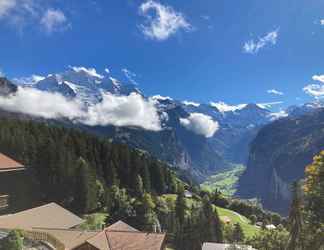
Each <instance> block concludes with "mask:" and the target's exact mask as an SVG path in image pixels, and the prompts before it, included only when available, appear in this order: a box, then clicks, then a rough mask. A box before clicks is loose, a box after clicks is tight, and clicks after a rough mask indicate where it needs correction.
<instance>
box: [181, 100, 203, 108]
mask: <svg viewBox="0 0 324 250" xmlns="http://www.w3.org/2000/svg"><path fill="white" fill-rule="evenodd" d="M182 103H183V104H184V105H187V106H190V105H191V106H194V107H199V106H200V103H197V102H192V101H183V102H182Z"/></svg>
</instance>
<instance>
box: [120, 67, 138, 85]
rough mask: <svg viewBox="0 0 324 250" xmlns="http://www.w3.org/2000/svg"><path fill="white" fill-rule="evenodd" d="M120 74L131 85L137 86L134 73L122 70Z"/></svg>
mask: <svg viewBox="0 0 324 250" xmlns="http://www.w3.org/2000/svg"><path fill="white" fill-rule="evenodd" d="M122 72H123V73H124V75H125V76H126V78H127V79H128V80H129V81H130V82H131V83H133V84H135V85H137V84H138V83H137V82H136V81H135V77H136V76H137V75H136V74H135V73H134V72H132V71H130V70H129V69H126V68H123V69H122Z"/></svg>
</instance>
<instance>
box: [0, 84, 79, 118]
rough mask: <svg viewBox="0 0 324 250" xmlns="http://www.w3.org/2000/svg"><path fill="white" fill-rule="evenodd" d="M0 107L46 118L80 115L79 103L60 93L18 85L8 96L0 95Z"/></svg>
mask: <svg viewBox="0 0 324 250" xmlns="http://www.w3.org/2000/svg"><path fill="white" fill-rule="evenodd" d="M0 107H1V108H2V109H4V110H7V111H12V112H20V113H24V114H28V115H34V116H39V117H43V118H47V119H51V118H59V117H66V118H69V119H74V118H76V117H82V115H83V111H82V109H81V104H80V103H79V102H77V101H71V100H68V99H66V98H64V97H63V96H62V95H60V94H54V93H49V92H42V91H39V90H36V89H32V88H22V87H19V89H18V91H17V93H15V94H14V95H12V96H10V97H0Z"/></svg>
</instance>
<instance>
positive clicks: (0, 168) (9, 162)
mask: <svg viewBox="0 0 324 250" xmlns="http://www.w3.org/2000/svg"><path fill="white" fill-rule="evenodd" d="M23 169H25V167H24V166H23V165H22V164H20V163H19V162H16V161H14V160H13V159H11V158H9V157H8V156H5V155H4V154H2V153H0V172H6V171H14V170H23Z"/></svg>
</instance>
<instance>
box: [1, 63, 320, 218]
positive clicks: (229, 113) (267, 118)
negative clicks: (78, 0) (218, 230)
mask: <svg viewBox="0 0 324 250" xmlns="http://www.w3.org/2000/svg"><path fill="white" fill-rule="evenodd" d="M13 82H14V83H15V84H13V83H11V82H10V81H8V80H6V79H4V78H1V80H0V95H2V96H4V95H5V96H9V98H10V96H12V95H15V93H18V92H19V90H20V89H21V88H23V89H34V90H38V91H41V92H42V93H54V94H60V96H64V97H65V98H66V100H68V101H73V100H77V101H78V102H80V103H82V104H83V105H84V106H83V109H87V108H89V109H91V108H93V107H95V109H96V108H97V106H96V105H98V104H99V105H100V104H101V103H102V102H104V100H103V98H104V96H105V95H107V94H108V95H112V96H114V97H118V98H120V97H122V98H127V96H130V95H136V96H140V98H142V99H143V100H144V102H147V103H150V104H152V105H153V106H154V110H155V111H156V113H157V115H158V119H159V121H160V126H161V129H158V130H154V129H145V128H143V127H141V126H139V125H123V126H118V125H116V124H114V123H111V124H110V123H109V122H108V123H106V124H88V123H84V122H80V121H78V120H73V119H68V118H67V117H64V116H62V117H58V118H56V119H54V120H55V122H59V123H61V124H64V125H65V126H68V127H77V128H80V129H82V130H85V131H87V132H90V133H94V134H96V135H100V136H103V137H107V138H109V139H110V140H111V141H113V142H118V143H125V144H128V145H129V146H131V147H134V148H138V149H141V150H144V151H147V152H149V153H151V154H152V155H153V156H155V157H157V158H158V159H161V160H163V161H165V162H167V163H169V164H170V165H171V166H176V167H177V168H180V169H181V170H182V171H183V172H184V173H185V174H186V175H190V177H191V178H193V179H194V180H195V181H196V182H198V183H200V182H202V181H204V180H205V179H206V177H207V176H209V175H211V174H214V173H217V172H219V171H222V170H226V169H231V168H232V167H233V165H235V164H244V165H247V171H246V172H245V173H244V174H243V176H242V177H241V179H240V183H239V189H238V190H239V191H238V193H237V195H239V196H241V197H245V198H252V197H257V198H260V199H261V200H262V203H263V204H264V205H265V207H266V208H270V209H273V210H276V211H279V212H284V211H286V209H287V206H288V204H289V200H290V192H289V185H290V183H291V182H292V181H293V180H295V179H300V178H302V177H303V169H304V167H305V165H306V164H307V163H308V162H309V161H310V159H311V157H312V156H313V155H314V154H315V153H317V152H318V151H319V149H320V146H321V142H322V141H323V140H321V139H319V140H312V138H313V134H312V133H317V134H319V133H320V132H319V131H320V129H321V128H322V127H321V126H322V120H321V119H320V118H321V116H320V115H318V112H319V110H321V108H322V107H324V105H323V103H322V102H321V101H316V102H313V103H307V104H304V105H302V106H291V107H289V108H288V109H287V110H285V111H282V112H279V113H274V112H271V111H270V110H269V109H268V106H269V104H253V103H251V104H241V105H237V106H231V105H227V104H225V103H223V102H218V103H209V104H200V103H195V102H190V101H178V100H173V99H172V98H170V97H163V96H159V95H157V96H151V97H149V96H145V95H144V94H143V93H142V91H141V90H139V88H138V86H137V85H135V84H133V83H126V84H125V83H122V82H121V81H119V80H117V79H115V78H113V77H111V76H109V75H100V74H97V73H96V71H95V70H89V69H86V68H82V67H70V68H69V69H68V70H67V71H65V72H63V73H56V74H50V75H48V76H47V77H42V78H38V79H37V81H29V82H26V81H19V80H18V79H15V80H14V81H13ZM16 85H18V86H19V87H18V88H17V86H16ZM17 96H19V95H17ZM60 100H61V99H60ZM112 101H114V99H112ZM57 105H60V104H59V103H58V104H57ZM141 105H142V104H141ZM143 105H144V104H143ZM112 106H113V104H112ZM115 108H116V109H117V110H118V112H117V114H119V113H120V112H122V113H123V114H125V113H126V115H129V114H128V111H125V110H123V109H124V108H125V106H123V105H121V106H117V107H115ZM136 108H137V107H136ZM95 109H94V110H95ZM9 111H11V112H12V110H9ZM134 111H136V110H132V111H131V112H134ZM6 112H7V111H6V110H2V112H1V115H3V114H4V113H6ZM316 114H317V115H316ZM6 115H7V113H6ZM101 115H105V114H101ZM110 115H111V114H107V116H108V118H109V117H110ZM313 115H314V116H315V118H314V117H313V118H312V116H313ZM41 118H42V117H41ZM43 118H44V117H43ZM45 118H46V117H45ZM108 120H109V119H108ZM143 122H145V121H143ZM312 126H313V127H312ZM312 128H316V129H317V130H314V131H313V130H312ZM316 131H317V132H316ZM297 135H298V136H297ZM313 143H314V144H313ZM302 145H304V148H303V147H302ZM308 146H309V148H307V147H308ZM288 152H290V153H291V154H290V155H287V154H288ZM295 168H296V169H297V170H295ZM269 194H270V195H269ZM274 204H276V205H274Z"/></svg>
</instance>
